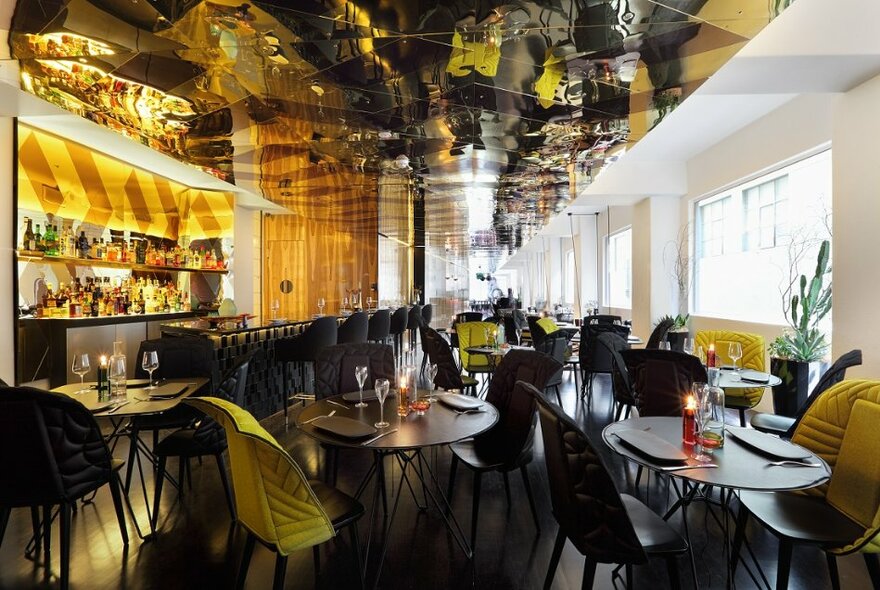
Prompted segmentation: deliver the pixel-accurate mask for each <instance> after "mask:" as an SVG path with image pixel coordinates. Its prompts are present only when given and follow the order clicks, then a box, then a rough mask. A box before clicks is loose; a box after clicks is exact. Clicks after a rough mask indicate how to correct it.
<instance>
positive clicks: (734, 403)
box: [694, 330, 767, 426]
mask: <svg viewBox="0 0 880 590" xmlns="http://www.w3.org/2000/svg"><path fill="white" fill-rule="evenodd" d="M731 342H739V343H740V344H741V345H742V353H743V356H742V358H741V359H740V360H739V362H738V363H737V365H738V366H739V367H740V368H743V369H754V370H755V371H761V372H764V371H766V370H767V369H766V362H767V361H766V358H767V351H766V348H765V346H764V337H763V336H761V335H759V334H749V333H748V332H731V331H729V330H702V331H700V332H697V335H696V336H695V337H694V350H696V347H697V346H702V347H703V351H704V352H705V351H708V350H709V345H710V344H714V345H715V358H716V359H717V360H716V366H721V365H733V361H732V360H731V359H730V356H728V354H727V350H728V347H729V346H730V343H731ZM763 395H764V388H763V387H748V388H739V387H737V388H727V389H725V390H724V405H725V406H726V407H728V408H735V409H737V410H739V424H740V426H745V425H746V410H748V409H751V408H754V407H755V406H757V405H758V402H760V401H761V397H762V396H763Z"/></svg>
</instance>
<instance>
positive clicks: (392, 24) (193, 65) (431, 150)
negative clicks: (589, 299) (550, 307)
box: [10, 0, 790, 271]
mask: <svg viewBox="0 0 880 590" xmlns="http://www.w3.org/2000/svg"><path fill="white" fill-rule="evenodd" d="M789 2H790V0H771V1H770V2H768V1H767V0H739V1H734V0H663V1H660V0H608V1H601V0H589V1H588V0H566V1H559V0H549V1H546V2H540V1H538V2H524V1H517V0H513V1H508V2H491V1H480V0H458V1H456V0H441V1H439V2H438V1H433V0H432V1H429V0H359V1H348V2H346V1H342V0H323V1H317V0H297V2H282V1H281V0H273V1H268V2H252V3H242V2H241V1H240V0H235V1H231V0H218V1H212V2H209V1H200V0H66V1H65V0H40V1H34V0H28V1H24V0H22V1H19V2H18V5H17V7H16V12H15V16H14V22H13V31H12V35H11V36H10V44H11V46H12V50H13V55H14V56H15V57H16V58H18V59H19V61H20V64H21V85H22V87H23V88H24V89H26V90H28V91H29V92H32V93H33V94H35V95H37V96H40V97H42V98H44V99H46V100H48V101H51V102H53V103H55V104H58V105H60V106H62V107H64V108H66V109H68V110H70V111H72V112H74V113H77V114H79V115H82V116H83V117H86V118H88V119H90V120H93V121H95V122H98V123H100V124H102V125H105V126H107V127H110V128H111V129H114V130H116V131H118V132H120V133H123V134H125V135H127V136H129V137H131V138H132V139H134V140H137V141H140V142H142V143H144V144H146V145H149V146H151V147H153V148H154V149H157V150H160V151H162V152H165V153H167V154H169V155H171V156H173V157H175V158H177V159H179V160H181V161H183V162H187V163H189V164H192V165H193V166H198V167H199V168H201V169H203V170H205V171H207V172H209V173H211V174H213V175H215V176H217V177H219V178H222V179H224V180H227V181H228V182H231V183H235V184H238V185H240V186H242V187H244V188H247V189H249V190H252V191H254V192H257V193H260V194H262V195H263V196H265V197H267V198H268V199H271V200H272V201H274V202H277V203H279V204H281V205H283V206H286V207H289V208H291V209H292V210H294V211H297V212H300V213H303V214H306V215H320V216H330V217H331V218H332V216H333V215H336V214H337V213H339V210H340V209H341V208H344V206H345V203H346V201H347V199H349V198H354V197H355V195H364V194H367V193H370V192H372V191H375V190H376V188H377V184H378V183H377V178H378V177H379V176H380V175H388V174H393V175H401V176H405V177H406V178H408V179H409V181H410V182H412V184H413V186H414V188H415V189H418V190H417V192H418V194H421V195H424V199H425V209H426V232H427V233H428V234H429V237H430V239H429V240H428V241H429V242H431V243H443V244H445V247H446V249H447V251H450V249H455V250H456V253H457V255H460V254H461V252H462V251H465V250H467V249H470V250H471V251H474V250H482V251H484V255H485V256H487V257H488V259H490V260H497V259H498V258H499V257H501V256H504V255H506V254H509V253H512V252H513V251H514V250H515V249H516V248H518V247H520V246H521V245H522V243H523V242H524V241H525V240H527V239H529V237H530V236H531V235H532V234H534V232H536V231H537V230H538V229H540V228H541V227H542V226H543V225H544V224H545V223H547V221H548V220H549V219H550V218H551V217H552V216H553V215H554V214H556V213H558V212H559V211H561V210H562V209H563V208H564V207H565V206H566V204H568V203H569V202H570V200H571V199H572V198H573V196H574V194H573V192H574V191H575V190H582V188H583V187H584V186H585V185H588V184H589V182H590V179H591V178H593V177H594V176H595V174H596V173H597V172H598V170H599V169H600V168H602V167H603V166H606V165H609V164H610V163H612V162H613V161H614V160H616V159H617V158H618V157H619V156H620V155H621V154H623V153H624V151H625V150H626V149H627V148H628V147H629V146H631V145H633V144H634V143H635V142H637V141H638V140H639V139H641V138H642V137H644V135H645V134H646V133H648V132H650V130H651V129H652V128H653V127H654V126H656V125H657V123H659V122H660V121H661V120H662V119H663V118H664V117H665V116H666V115H668V114H669V113H670V112H671V111H672V110H673V109H675V108H676V106H678V105H679V104H680V103H681V102H682V101H683V100H685V99H686V98H687V97H688V96H689V95H690V94H691V93H692V92H693V91H694V90H695V89H696V88H698V87H699V86H700V84H702V82H703V81H704V80H706V79H707V78H708V77H709V76H710V75H712V73H714V72H715V71H716V70H717V69H718V68H719V67H720V66H721V65H722V64H723V63H724V62H725V61H727V60H728V59H729V58H730V57H731V56H732V55H733V54H734V53H735V52H736V51H737V50H738V49H739V48H740V47H742V46H743V44H745V43H746V42H747V41H748V40H749V39H750V38H752V37H753V36H754V35H755V34H757V33H758V32H759V31H760V30H761V29H762V28H763V27H764V26H766V24H767V23H768V22H769V21H770V20H771V19H772V18H774V17H775V16H776V15H777V14H778V13H779V12H780V11H781V10H783V9H784V8H785V7H786V6H787V5H788V4H789ZM488 270H490V271H491V270H493V269H491V268H490V269H488Z"/></svg>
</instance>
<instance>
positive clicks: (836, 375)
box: [783, 349, 862, 438]
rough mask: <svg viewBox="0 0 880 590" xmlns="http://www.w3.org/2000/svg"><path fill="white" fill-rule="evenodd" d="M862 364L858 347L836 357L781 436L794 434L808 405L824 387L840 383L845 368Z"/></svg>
mask: <svg viewBox="0 0 880 590" xmlns="http://www.w3.org/2000/svg"><path fill="white" fill-rule="evenodd" d="M861 364H862V351H861V350H859V349H855V350H850V351H849V352H847V353H844V354H842V355H840V357H838V359H837V360H836V361H834V363H833V364H832V365H831V366H830V367H828V370H827V371H825V372H824V373H823V374H822V377H820V378H819V382H818V383H816V386H815V387H814V388H813V391H812V392H810V395H809V397H808V398H807V401H806V403H805V404H804V405H802V406H801V407H800V408H798V412H797V415H796V416H795V420H794V422H793V423H792V425H791V426H789V428H788V430H787V431H786V432H785V434H784V435H783V436H785V438H791V437H792V436H793V435H794V431H795V430H796V429H797V425H798V423H799V422H800V421H801V419H802V418H803V417H804V414H806V413H807V411H808V410H809V409H810V406H811V405H812V404H813V402H815V401H816V400H817V399H819V396H820V395H822V393H824V392H825V390H826V389H828V388H829V387H831V386H832V385H835V384H837V383H840V382H841V381H843V379H844V377H846V370H847V369H848V368H850V367H856V366H858V365H861Z"/></svg>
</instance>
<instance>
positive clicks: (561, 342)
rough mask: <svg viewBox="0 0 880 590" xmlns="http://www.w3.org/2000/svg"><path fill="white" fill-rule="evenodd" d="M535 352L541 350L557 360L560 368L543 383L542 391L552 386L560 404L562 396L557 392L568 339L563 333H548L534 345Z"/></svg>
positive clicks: (560, 382) (560, 383)
mask: <svg viewBox="0 0 880 590" xmlns="http://www.w3.org/2000/svg"><path fill="white" fill-rule="evenodd" d="M535 350H536V351H537V352H542V353H544V354H546V355H547V356H549V357H551V358H553V359H554V360H555V361H556V362H558V363H559V364H560V365H561V366H562V368H561V369H559V371H557V372H556V373H554V374H553V375H552V376H551V377H550V378H549V379H548V380H547V383H545V384H544V391H547V390H549V389H550V388H553V390H554V391H555V392H556V401H558V402H559V405H560V406H561V405H562V396H561V394H560V392H559V386H560V385H562V373H563V371H564V369H565V363H566V361H567V360H568V359H566V351H567V350H568V339H567V338H566V337H565V334H550V335H549V336H547V337H546V338H544V339H543V340H542V341H541V343H540V344H539V345H536V346H535Z"/></svg>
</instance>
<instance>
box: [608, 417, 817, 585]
mask: <svg viewBox="0 0 880 590" xmlns="http://www.w3.org/2000/svg"><path fill="white" fill-rule="evenodd" d="M629 428H631V429H636V430H649V431H650V432H651V433H652V434H654V435H656V436H658V437H659V438H661V439H663V440H664V441H666V442H668V443H670V444H672V445H674V446H676V447H679V446H680V447H681V448H682V450H684V451H685V452H686V453H688V454H690V453H691V452H692V447H689V446H687V445H683V444H682V442H681V418H666V417H651V418H632V419H629V420H622V421H620V422H615V423H613V424H610V425H608V426H606V427H605V429H604V430H603V431H602V439H603V440H604V441H605V444H607V445H608V446H609V447H611V449H612V450H614V451H615V452H616V453H618V454H619V455H622V456H624V457H626V458H627V459H629V460H631V461H633V462H635V463H636V464H638V465H641V466H643V467H645V468H647V469H651V470H654V471H658V472H660V473H664V474H665V475H668V476H670V477H671V478H672V479H671V480H670V481H671V482H672V487H673V489H674V490H675V493H676V495H677V496H678V499H677V500H676V502H675V503H674V504H673V505H672V507H671V508H670V509H669V510H668V511H667V512H666V514H665V515H664V517H663V518H664V519H666V520H668V519H669V518H670V517H671V516H672V515H673V514H674V513H675V512H676V511H677V510H678V509H679V508H680V509H681V510H682V523H683V525H684V530H685V536H686V537H687V538H688V544H690V535H689V533H688V523H687V508H688V505H689V504H690V503H691V502H693V501H694V500H696V499H697V497H698V494H699V493H700V489H701V487H700V486H703V485H708V486H717V487H719V488H721V506H722V510H723V512H724V515H723V522H722V521H721V520H720V519H718V518H717V517H715V515H714V513H713V517H714V518H715V520H716V521H718V524H719V525H720V526H721V528H722V529H723V530H724V537H725V539H724V544H725V552H726V554H727V556H728V560H727V561H728V567H730V565H731V564H730V563H729V555H730V554H729V535H728V530H729V529H728V515H729V513H730V500H731V499H732V496H733V494H734V492H735V490H753V491H760V492H777V491H791V490H803V489H807V488H812V487H815V486H817V485H820V484H822V483H824V482H825V481H827V480H828V478H829V477H831V470H830V468H829V467H828V465H827V464H826V463H825V462H824V461H823V460H822V459H821V458H820V457H818V456H816V455H815V454H811V456H810V457H809V458H808V459H807V462H810V463H820V464H821V465H822V467H784V466H773V465H769V462H770V461H772V459H769V458H767V457H766V456H764V455H761V454H759V453H758V452H756V451H753V450H751V449H749V448H748V447H746V446H745V445H743V444H741V443H740V442H738V441H737V440H736V439H735V438H734V437H733V436H731V435H729V434H728V435H727V436H726V437H725V442H724V447H723V448H721V449H716V450H715V451H714V452H713V453H712V463H714V464H715V465H717V466H718V467H717V468H712V469H688V470H682V471H672V472H664V471H662V467H663V466H669V464H665V465H664V464H660V463H656V462H653V461H652V460H651V459H649V458H647V457H646V456H645V455H642V454H640V453H639V452H637V451H635V450H633V449H631V448H629V447H627V446H625V445H624V444H622V443H621V441H620V439H618V438H617V437H616V436H614V433H615V432H618V431H620V430H624V429H629ZM688 464H689V465H697V464H698V462H697V461H695V460H692V459H689V460H688ZM676 479H681V480H683V481H682V486H681V487H679V485H678V483H676ZM692 484H696V485H692ZM725 498H726V499H725ZM690 552H691V566H692V567H694V563H693V547H692V546H691V548H690ZM729 574H730V570H729V569H728V583H729V582H730V576H729ZM696 585H697V580H696V575H694V586H695V587H696Z"/></svg>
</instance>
